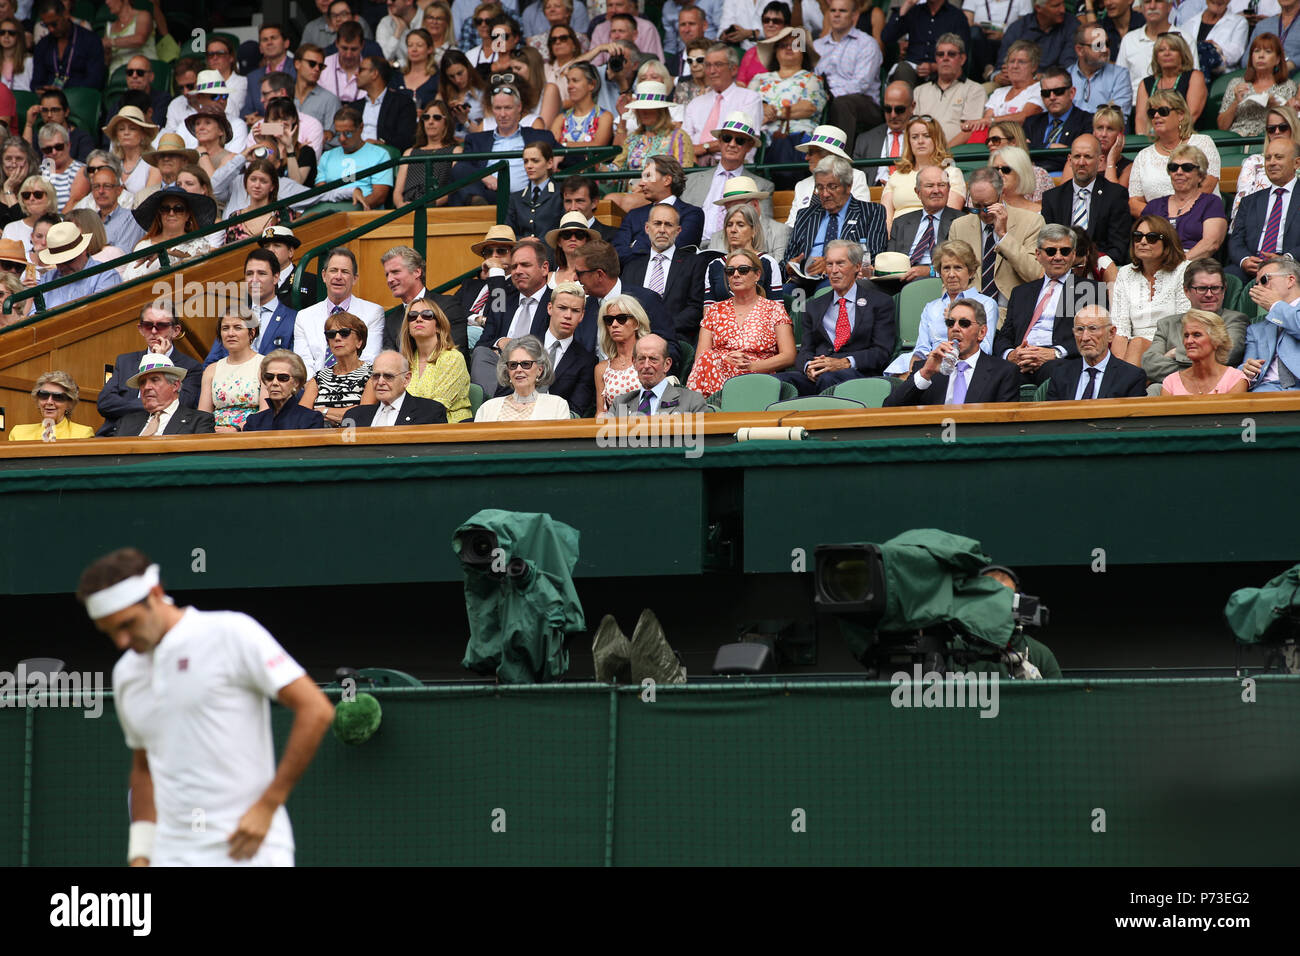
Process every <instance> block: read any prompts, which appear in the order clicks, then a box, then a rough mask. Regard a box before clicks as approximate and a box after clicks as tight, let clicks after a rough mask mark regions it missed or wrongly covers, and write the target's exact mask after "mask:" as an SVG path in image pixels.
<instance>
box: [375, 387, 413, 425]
mask: <svg viewBox="0 0 1300 956" xmlns="http://www.w3.org/2000/svg"><path fill="white" fill-rule="evenodd" d="M405 400H406V392H405V391H403V392H402V394H401V395H398V396H397V398H396V400H395V401H394V402H393V403H392V404H391V405H390V404H388V403H387V402H380V403H379V407H378V408H377V409H375V417H374V420H373V421H372V422H371V425H373V426H375V427H380V426H386V425H396V424H397V416H398V415H399V414H401V411H402V402H404V401H405Z"/></svg>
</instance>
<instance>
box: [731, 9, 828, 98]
mask: <svg viewBox="0 0 1300 956" xmlns="http://www.w3.org/2000/svg"><path fill="white" fill-rule="evenodd" d="M791 16H792V14H791V11H790V4H788V3H782V2H781V0H770V2H769V3H768V4H767V5H766V6H764V7H763V12H762V13H761V14H760V19H761V21H762V27H763V39H762V40H759V41H758V43H756V44H754V45H753V46H751V47H750V48H749V49H748V50H746V51H745V54H744V56H742V57H741V58H740V69H739V71H737V73H736V85H738V86H744V87H746V88H748V87H749V84H750V81H751V80H753V79H754V77H756V76H758V74H760V73H763V72H765V71H767V70H770V69H771V67H770V66H768V65H766V64H765V63H764V62H763V60H762V59H760V52H759V44H762V43H763V42H764V41H770V40H771V39H772V38H773V37H774V36H776V35H777V34H778V33H784V32H785V31H786V29H787V28H788V27H789V26H790V18H791ZM755 39H757V38H755ZM768 46H769V48H770V46H771V44H770V43H769V44H768ZM811 48H812V44H811V43H810V44H808V49H811ZM819 115H820V114H819Z"/></svg>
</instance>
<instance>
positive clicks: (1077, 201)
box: [1070, 186, 1092, 229]
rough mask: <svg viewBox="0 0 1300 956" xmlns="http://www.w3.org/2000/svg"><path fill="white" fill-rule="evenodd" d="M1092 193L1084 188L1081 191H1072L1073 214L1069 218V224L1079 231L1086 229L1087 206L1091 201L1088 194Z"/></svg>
mask: <svg viewBox="0 0 1300 956" xmlns="http://www.w3.org/2000/svg"><path fill="white" fill-rule="evenodd" d="M1090 192H1092V190H1091V189H1088V188H1087V187H1086V186H1085V187H1084V188H1083V189H1076V190H1075V191H1074V212H1073V213H1072V214H1071V216H1070V224H1071V225H1073V226H1078V227H1079V228H1080V229H1087V228H1088V206H1089V204H1090V203H1091V200H1090V199H1089V198H1088V194H1089V193H1090Z"/></svg>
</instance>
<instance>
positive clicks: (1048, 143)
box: [1025, 66, 1092, 173]
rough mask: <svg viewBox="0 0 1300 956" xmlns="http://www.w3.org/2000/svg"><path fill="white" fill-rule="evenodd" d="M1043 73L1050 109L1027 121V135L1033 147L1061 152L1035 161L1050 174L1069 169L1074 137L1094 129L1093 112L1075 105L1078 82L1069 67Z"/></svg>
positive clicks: (1042, 83) (1042, 87) (1044, 93)
mask: <svg viewBox="0 0 1300 956" xmlns="http://www.w3.org/2000/svg"><path fill="white" fill-rule="evenodd" d="M1039 76H1040V79H1039V90H1040V91H1041V93H1042V97H1043V106H1044V107H1046V112H1044V113H1035V114H1034V115H1033V116H1031V117H1029V119H1027V120H1025V138H1026V139H1028V140H1029V148H1030V149H1054V150H1056V151H1057V152H1056V154H1055V155H1052V156H1039V157H1038V158H1037V159H1035V162H1037V163H1038V164H1039V165H1041V166H1042V167H1043V168H1044V169H1046V170H1047V171H1048V172H1049V173H1059V172H1060V171H1061V170H1062V169H1064V168H1065V157H1066V156H1068V155H1069V152H1070V144H1071V143H1072V142H1074V138H1075V137H1076V136H1081V135H1083V134H1084V133H1091V132H1092V114H1091V113H1086V112H1084V111H1083V110H1081V109H1076V108H1075V106H1074V85H1073V84H1074V81H1073V80H1071V79H1070V71H1069V70H1067V69H1065V68H1064V67H1061V66H1049V67H1048V68H1047V69H1045V70H1043V71H1042V72H1041V73H1040V74H1039Z"/></svg>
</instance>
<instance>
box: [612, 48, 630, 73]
mask: <svg viewBox="0 0 1300 956" xmlns="http://www.w3.org/2000/svg"><path fill="white" fill-rule="evenodd" d="M626 66H627V57H626V56H625V55H624V54H622V53H615V54H614V55H612V56H611V57H610V58H609V72H610V73H622V72H623V69H624V68H625V67H626Z"/></svg>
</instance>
